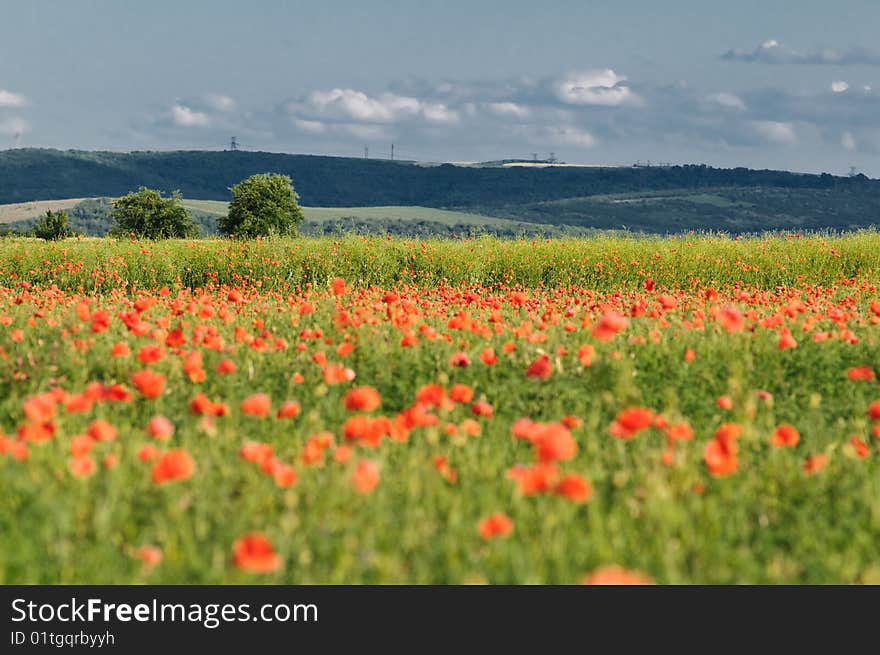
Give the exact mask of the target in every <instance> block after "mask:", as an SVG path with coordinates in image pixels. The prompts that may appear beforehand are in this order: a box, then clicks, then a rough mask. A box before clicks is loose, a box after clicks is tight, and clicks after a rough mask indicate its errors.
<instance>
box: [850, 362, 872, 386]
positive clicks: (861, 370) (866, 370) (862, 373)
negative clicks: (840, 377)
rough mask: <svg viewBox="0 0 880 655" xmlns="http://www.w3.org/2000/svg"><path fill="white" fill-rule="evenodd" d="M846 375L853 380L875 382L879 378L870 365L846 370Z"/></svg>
mask: <svg viewBox="0 0 880 655" xmlns="http://www.w3.org/2000/svg"><path fill="white" fill-rule="evenodd" d="M846 377H847V378H849V379H850V380H852V381H853V382H873V381H874V380H875V379H877V376H876V375H874V369H872V368H871V367H870V366H855V367H853V368H851V369H849V370H848V371H847V372H846Z"/></svg>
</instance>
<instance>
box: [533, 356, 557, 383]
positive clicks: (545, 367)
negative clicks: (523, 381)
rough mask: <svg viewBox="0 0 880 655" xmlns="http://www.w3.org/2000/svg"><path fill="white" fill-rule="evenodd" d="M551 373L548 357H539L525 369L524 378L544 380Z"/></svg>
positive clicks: (551, 368)
mask: <svg viewBox="0 0 880 655" xmlns="http://www.w3.org/2000/svg"><path fill="white" fill-rule="evenodd" d="M551 373H553V367H552V366H550V356H549V355H541V356H540V357H538V359H536V360H535V361H533V362H532V363H531V364H530V365H529V368H528V369H526V377H530V378H536V379H538V380H546V379H547V378H549V377H550V374H551Z"/></svg>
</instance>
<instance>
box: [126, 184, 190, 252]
mask: <svg viewBox="0 0 880 655" xmlns="http://www.w3.org/2000/svg"><path fill="white" fill-rule="evenodd" d="M180 201H181V195H180V192H179V191H175V192H174V193H173V194H172V195H171V197H170V198H163V197H162V194H161V193H160V192H159V191H156V190H155V189H148V188H146V187H141V188H140V189H139V190H138V191H137V192H135V193H129V194H128V195H126V196H123V197H122V198H118V199H116V200H114V201H113V211H112V212H111V214H110V215H111V218H112V219H113V221H114V223H115V225H114V227H113V229H112V230H111V234H113V235H116V236H129V235H133V236H136V237H139V238H142V239H179V238H186V237H194V236H197V235H198V232H199V229H198V226H197V225H196V224H195V223H194V222H193V220H192V218H191V217H190V215H189V212H188V211H187V210H186V209H185V208H184V207H183V206H182V205H181V204H180Z"/></svg>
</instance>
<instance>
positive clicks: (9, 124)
mask: <svg viewBox="0 0 880 655" xmlns="http://www.w3.org/2000/svg"><path fill="white" fill-rule="evenodd" d="M28 131H30V125H28V122H27V121H26V120H24V119H23V118H15V117H13V118H5V119H0V134H2V135H3V136H11V137H13V138H16V139H17V138H18V137H20V136H21V135H22V134H24V133H25V132H28Z"/></svg>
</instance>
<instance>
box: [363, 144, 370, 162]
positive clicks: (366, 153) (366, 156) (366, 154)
mask: <svg viewBox="0 0 880 655" xmlns="http://www.w3.org/2000/svg"><path fill="white" fill-rule="evenodd" d="M369 158H370V146H364V159H369Z"/></svg>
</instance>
